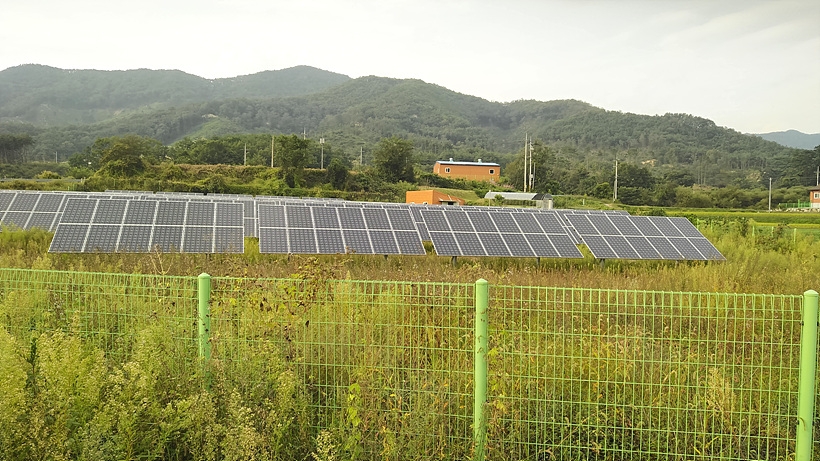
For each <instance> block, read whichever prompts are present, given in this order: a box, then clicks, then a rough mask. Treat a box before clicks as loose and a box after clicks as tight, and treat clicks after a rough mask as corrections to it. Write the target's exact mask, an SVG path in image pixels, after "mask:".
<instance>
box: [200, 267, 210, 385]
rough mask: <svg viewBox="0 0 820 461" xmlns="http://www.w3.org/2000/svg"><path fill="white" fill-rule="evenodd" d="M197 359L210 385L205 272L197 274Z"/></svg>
mask: <svg viewBox="0 0 820 461" xmlns="http://www.w3.org/2000/svg"><path fill="white" fill-rule="evenodd" d="M197 279H198V286H199V296H198V297H199V316H198V319H197V324H198V326H199V336H198V338H199V359H200V361H201V363H202V366H203V368H204V370H205V377H206V378H205V379H206V383H207V386H208V387H210V376H209V374H208V372H207V370H208V364H209V363H210V361H211V338H210V335H211V276H210V275H208V274H206V273H205V272H203V273H201V274H199V277H198V278H197Z"/></svg>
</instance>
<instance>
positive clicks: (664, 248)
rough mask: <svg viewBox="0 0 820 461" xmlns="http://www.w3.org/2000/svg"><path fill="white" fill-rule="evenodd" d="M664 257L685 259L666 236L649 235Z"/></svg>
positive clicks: (650, 240)
mask: <svg viewBox="0 0 820 461" xmlns="http://www.w3.org/2000/svg"><path fill="white" fill-rule="evenodd" d="M647 240H649V243H650V244H652V246H653V247H655V249H656V250H658V253H660V255H661V257H662V258H663V259H675V260H677V259H684V258H683V256H681V254H680V253H679V252H678V250H676V249H675V247H674V246H673V245H672V244H671V243H670V242H669V239H667V238H666V237H647Z"/></svg>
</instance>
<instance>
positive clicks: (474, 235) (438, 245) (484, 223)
mask: <svg viewBox="0 0 820 461" xmlns="http://www.w3.org/2000/svg"><path fill="white" fill-rule="evenodd" d="M421 216H422V218H423V219H424V222H425V224H426V226H427V228H428V229H429V231H430V240H432V242H433V246H434V247H435V249H436V253H437V254H439V255H445V256H498V257H512V256H518V257H522V256H531V257H557V258H582V257H583V255H582V254H581V252H580V251H579V250H578V248H577V247H576V246H575V245H574V244H572V241H571V239H570V238H569V236H568V235H567V234H566V231H565V230H564V227H562V226H561V225H560V223H559V221H558V218H557V217H556V216H554V215H553V216H550V217H547V218H536V215H535V214H532V213H517V212H512V211H506V210H499V209H481V208H478V207H474V208H470V209H468V210H459V209H452V208H443V209H441V210H433V209H425V210H422V211H421ZM546 216H549V215H546ZM540 221H543V222H544V223H545V226H542V225H541V224H540ZM545 227H546V229H547V230H545ZM530 235H536V236H540V238H532V239H530V238H528V236H530ZM553 238H558V239H559V240H560V242H559V244H558V245H557V246H556V245H554V244H552V243H551V242H552V240H553ZM536 247H537V248H536ZM559 249H560V251H559Z"/></svg>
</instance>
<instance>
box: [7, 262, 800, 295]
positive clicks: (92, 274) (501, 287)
mask: <svg viewBox="0 0 820 461" xmlns="http://www.w3.org/2000/svg"><path fill="white" fill-rule="evenodd" d="M3 273H18V274H23V273H28V274H42V275H47V274H48V275H52V276H65V277H77V276H82V277H95V276H97V277H116V278H123V279H128V278H132V279H157V280H178V281H188V282H196V281H197V279H198V277H199V275H162V274H127V273H116V272H81V271H67V270H51V269H22V268H0V278H2V274H3ZM211 279H212V280H213V281H215V282H247V281H254V282H257V283H294V282H311V281H316V280H317V279H312V278H309V277H306V278H300V277H281V278H254V277H233V276H211ZM325 281H326V282H328V283H332V284H339V283H352V284H366V285H385V286H387V285H393V286H400V285H413V286H424V287H459V288H472V287H474V286H475V283H467V282H420V281H406V280H358V279H356V280H352V279H326V280H325ZM490 289H491V290H492V291H496V292H498V291H502V292H503V291H509V290H519V291H526V290H532V291H564V292H580V293H583V292H586V293H611V294H623V295H635V294H643V295H646V296H670V295H671V296H728V297H766V298H769V299H782V300H802V298H803V296H804V294H805V293H801V294H778V293H736V292H711V291H666V290H637V289H624V288H594V287H561V286H540V285H503V284H492V283H491V284H490ZM807 293H808V292H807Z"/></svg>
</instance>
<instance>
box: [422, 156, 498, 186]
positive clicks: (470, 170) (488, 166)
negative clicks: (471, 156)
mask: <svg viewBox="0 0 820 461" xmlns="http://www.w3.org/2000/svg"><path fill="white" fill-rule="evenodd" d="M433 173H435V174H437V175H439V176H444V177H446V178H461V179H469V180H472V181H489V182H492V183H497V182H498V181H499V180H500V178H501V165H499V164H497V163H488V162H482V161H481V159H478V161H477V162H454V161H453V159H450V161H444V160H439V161H438V162H436V164H435V166H433Z"/></svg>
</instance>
